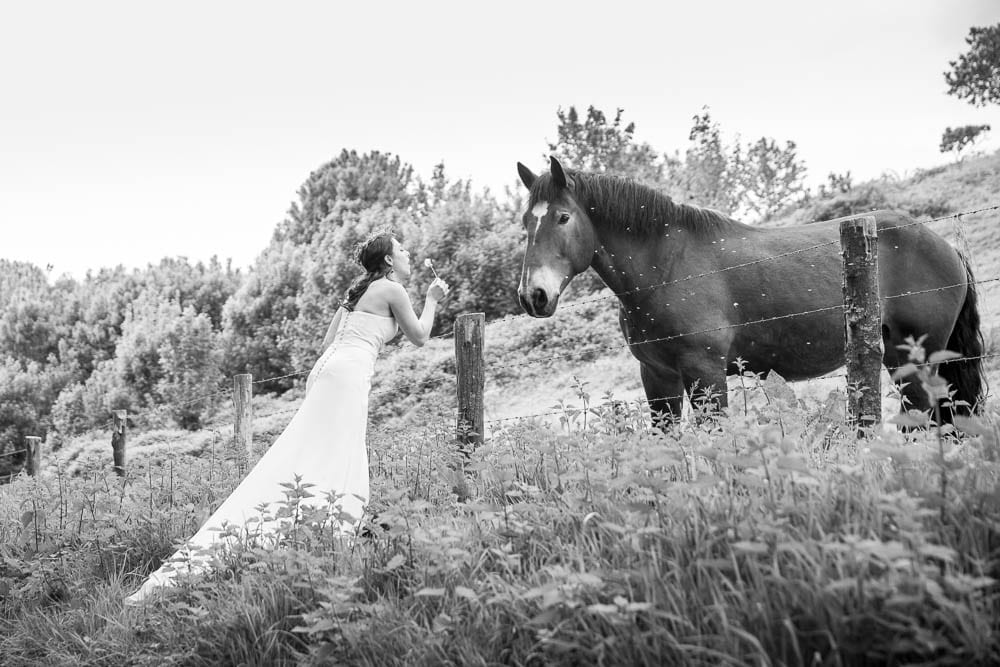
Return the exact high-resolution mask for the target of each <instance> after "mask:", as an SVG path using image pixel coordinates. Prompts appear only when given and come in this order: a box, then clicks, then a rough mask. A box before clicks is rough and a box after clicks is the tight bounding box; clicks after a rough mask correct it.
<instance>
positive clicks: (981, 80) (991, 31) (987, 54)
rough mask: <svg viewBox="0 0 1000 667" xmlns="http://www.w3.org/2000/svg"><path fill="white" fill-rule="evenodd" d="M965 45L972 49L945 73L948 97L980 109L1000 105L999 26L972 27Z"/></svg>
mask: <svg viewBox="0 0 1000 667" xmlns="http://www.w3.org/2000/svg"><path fill="white" fill-rule="evenodd" d="M965 42H966V44H968V45H969V50H968V51H967V52H966V53H963V54H961V55H960V56H959V57H958V60H953V61H950V62H949V63H948V64H949V65H950V66H951V70H950V71H948V72H945V73H944V80H945V82H946V83H947V84H948V94H949V95H954V96H955V97H957V98H958V99H960V100H966V101H967V102H968V103H969V104H971V105H973V106H977V107H982V106H986V105H987V104H1000V23H998V24H996V25H992V26H985V27H972V28H970V29H969V35H968V37H966V38H965Z"/></svg>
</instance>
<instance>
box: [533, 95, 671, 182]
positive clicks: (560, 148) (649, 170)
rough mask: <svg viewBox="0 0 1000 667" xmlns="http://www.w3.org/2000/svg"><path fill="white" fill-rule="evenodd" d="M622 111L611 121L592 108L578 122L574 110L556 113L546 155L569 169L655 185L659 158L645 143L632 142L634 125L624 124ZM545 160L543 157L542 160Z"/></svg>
mask: <svg viewBox="0 0 1000 667" xmlns="http://www.w3.org/2000/svg"><path fill="white" fill-rule="evenodd" d="M623 113H624V109H617V110H616V111H615V117H614V120H612V121H611V122H610V123H609V122H608V118H607V116H606V115H605V114H604V112H603V111H601V110H600V109H597V108H595V107H594V106H589V107H587V118H586V119H585V120H584V121H583V122H581V121H580V116H579V114H578V113H577V111H576V107H573V106H571V107H570V108H569V110H567V111H564V110H563V109H562V108H561V107H560V108H559V110H558V111H556V117H557V118H558V119H559V126H558V128H557V129H556V133H557V138H556V141H555V142H554V143H549V145H548V146H549V152H550V153H551V154H554V155H555V156H556V157H558V158H560V159H561V160H564V161H565V164H567V165H569V166H570V167H572V168H573V169H577V170H579V171H590V172H598V173H613V174H616V175H620V176H630V177H632V178H635V179H636V180H638V181H640V182H643V183H646V184H647V185H657V184H659V183H660V181H661V179H662V176H663V159H662V157H661V156H660V155H659V154H658V153H657V152H656V150H654V149H653V147H652V146H650V145H649V144H647V143H641V144H640V143H636V141H635V123H629V124H627V125H624V123H623V121H622V114H623ZM547 159H548V157H547V156H546V160H547Z"/></svg>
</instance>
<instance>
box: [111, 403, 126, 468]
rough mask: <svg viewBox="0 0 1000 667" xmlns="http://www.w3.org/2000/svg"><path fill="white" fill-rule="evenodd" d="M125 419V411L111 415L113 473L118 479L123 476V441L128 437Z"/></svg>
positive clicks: (118, 411)
mask: <svg viewBox="0 0 1000 667" xmlns="http://www.w3.org/2000/svg"><path fill="white" fill-rule="evenodd" d="M127 417H128V412H127V411H126V410H115V411H114V412H112V413H111V420H112V422H111V424H112V425H111V453H112V456H114V459H115V472H116V473H117V474H118V476H119V477H123V476H124V475H125V441H126V439H127V435H128V434H127V432H126V427H125V422H126V419H127Z"/></svg>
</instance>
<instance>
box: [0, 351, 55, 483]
mask: <svg viewBox="0 0 1000 667" xmlns="http://www.w3.org/2000/svg"><path fill="white" fill-rule="evenodd" d="M67 382H68V377H67V374H66V373H65V372H64V371H62V370H61V369H59V368H58V367H54V366H51V367H48V368H46V367H44V366H42V365H41V364H39V363H38V362H36V361H29V362H27V363H23V362H21V361H18V360H17V359H14V358H12V357H6V358H0V454H2V455H4V456H2V457H0V476H2V477H3V478H4V479H6V476H7V475H8V474H10V473H11V472H16V471H18V470H19V469H20V467H21V464H22V463H23V461H24V458H25V457H24V454H23V453H17V452H23V450H24V447H25V437H27V436H29V435H30V436H38V437H40V438H43V439H44V438H45V437H46V435H47V434H48V432H49V430H50V429H51V428H52V421H51V417H50V406H51V405H52V404H53V403H54V402H55V400H56V397H57V396H58V395H59V392H60V391H61V390H62V388H63V387H64V386H65V385H66V384H67Z"/></svg>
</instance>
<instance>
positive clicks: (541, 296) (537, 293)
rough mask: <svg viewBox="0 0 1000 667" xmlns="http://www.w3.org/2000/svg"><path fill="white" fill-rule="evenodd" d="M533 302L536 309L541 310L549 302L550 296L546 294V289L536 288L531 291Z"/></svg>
mask: <svg viewBox="0 0 1000 667" xmlns="http://www.w3.org/2000/svg"><path fill="white" fill-rule="evenodd" d="M531 303H532V305H533V306H534V307H535V310H541V309H542V308H545V306H546V305H547V304H548V303H549V297H548V295H546V294H545V290H543V289H541V288H540V287H539V288H536V289H535V290H534V291H532V292H531Z"/></svg>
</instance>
